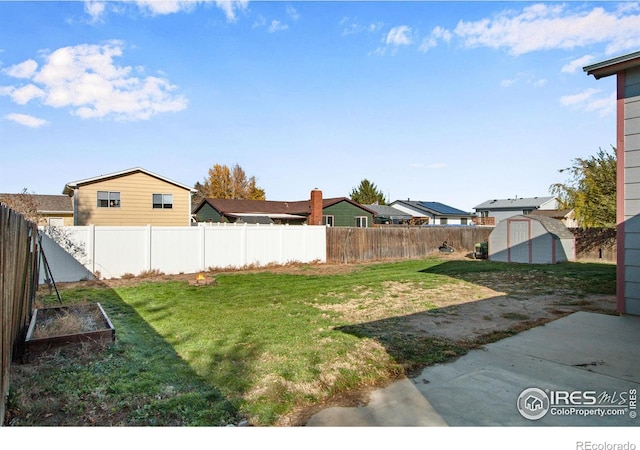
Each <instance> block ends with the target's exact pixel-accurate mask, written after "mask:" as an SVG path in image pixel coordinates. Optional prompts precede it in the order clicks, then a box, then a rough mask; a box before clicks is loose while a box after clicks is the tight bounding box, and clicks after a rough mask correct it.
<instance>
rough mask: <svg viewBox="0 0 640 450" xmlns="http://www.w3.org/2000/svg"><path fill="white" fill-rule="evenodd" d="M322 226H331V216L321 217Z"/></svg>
mask: <svg viewBox="0 0 640 450" xmlns="http://www.w3.org/2000/svg"><path fill="white" fill-rule="evenodd" d="M322 225H326V226H328V227H332V226H333V216H322Z"/></svg>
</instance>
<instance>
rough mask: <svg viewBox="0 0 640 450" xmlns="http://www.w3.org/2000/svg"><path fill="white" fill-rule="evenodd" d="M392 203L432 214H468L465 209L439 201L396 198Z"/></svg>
mask: <svg viewBox="0 0 640 450" xmlns="http://www.w3.org/2000/svg"><path fill="white" fill-rule="evenodd" d="M393 203H400V204H402V205H405V206H408V207H409V208H413V209H414V210H417V211H422V212H426V213H429V214H432V215H434V216H470V215H471V214H469V213H468V212H466V211H462V210H461V209H457V208H454V207H452V206H449V205H445V204H444V203H440V202H425V201H413V200H396V201H395V202H393Z"/></svg>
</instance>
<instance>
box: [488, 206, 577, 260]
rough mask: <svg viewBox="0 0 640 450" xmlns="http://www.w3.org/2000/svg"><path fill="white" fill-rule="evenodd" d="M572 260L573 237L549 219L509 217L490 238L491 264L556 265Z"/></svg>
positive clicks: (558, 223)
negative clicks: (493, 262) (496, 262)
mask: <svg viewBox="0 0 640 450" xmlns="http://www.w3.org/2000/svg"><path fill="white" fill-rule="evenodd" d="M575 259H576V244H575V238H574V236H573V234H572V233H571V232H570V231H569V230H568V229H567V228H566V227H565V226H564V224H563V223H562V222H561V221H559V220H557V219H552V218H551V217H544V216H530V215H527V216H523V215H519V216H514V217H510V218H508V219H506V220H502V221H500V222H499V223H498V224H497V225H496V227H495V228H494V230H493V231H492V232H491V234H490V235H489V260H491V261H502V262H515V263H529V264H555V263H558V262H563V261H574V260H575Z"/></svg>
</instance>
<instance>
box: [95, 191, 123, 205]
mask: <svg viewBox="0 0 640 450" xmlns="http://www.w3.org/2000/svg"><path fill="white" fill-rule="evenodd" d="M98 208H120V192H109V191H98Z"/></svg>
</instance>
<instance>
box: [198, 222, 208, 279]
mask: <svg viewBox="0 0 640 450" xmlns="http://www.w3.org/2000/svg"><path fill="white" fill-rule="evenodd" d="M198 228H199V230H198V231H199V233H200V255H199V259H200V263H199V264H198V266H199V267H200V271H202V272H204V271H206V270H207V268H206V267H205V264H206V263H207V260H206V255H207V251H206V245H205V244H206V236H205V230H206V229H205V227H200V226H199V227H198Z"/></svg>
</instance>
